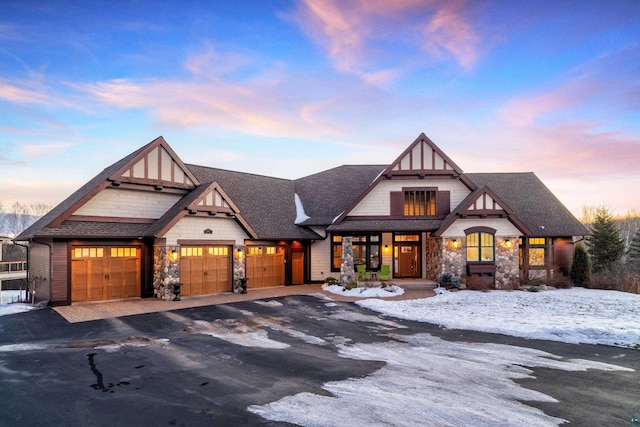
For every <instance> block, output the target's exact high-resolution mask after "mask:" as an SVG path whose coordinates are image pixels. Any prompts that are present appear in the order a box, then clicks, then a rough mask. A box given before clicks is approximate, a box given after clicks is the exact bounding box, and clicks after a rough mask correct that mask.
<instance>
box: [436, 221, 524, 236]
mask: <svg viewBox="0 0 640 427" xmlns="http://www.w3.org/2000/svg"><path fill="white" fill-rule="evenodd" d="M470 227H491V228H495V229H496V230H497V231H496V236H506V237H515V236H520V235H522V232H521V231H519V230H518V229H517V228H516V227H515V226H514V225H513V224H512V223H511V222H509V220H508V219H506V218H496V219H458V220H456V221H455V222H454V223H453V224H451V226H450V227H449V228H447V230H446V231H445V232H444V233H442V237H447V238H457V237H462V236H464V230H466V229H467V228H470Z"/></svg>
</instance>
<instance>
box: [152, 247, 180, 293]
mask: <svg viewBox="0 0 640 427" xmlns="http://www.w3.org/2000/svg"><path fill="white" fill-rule="evenodd" d="M172 249H173V248H172V247H168V246H154V247H153V294H154V295H155V296H156V298H160V299H163V300H166V301H171V300H172V299H173V298H174V296H175V295H174V294H173V285H175V284H177V283H180V259H179V257H175V260H174V259H172V257H171V250H172ZM176 249H177V250H179V248H177V247H176Z"/></svg>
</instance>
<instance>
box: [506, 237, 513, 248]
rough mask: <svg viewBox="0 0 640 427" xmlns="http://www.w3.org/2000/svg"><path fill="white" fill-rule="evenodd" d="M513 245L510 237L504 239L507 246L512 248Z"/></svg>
mask: <svg viewBox="0 0 640 427" xmlns="http://www.w3.org/2000/svg"><path fill="white" fill-rule="evenodd" d="M512 245H513V243H512V242H511V240H510V239H504V246H505V248H510V247H511V246H512Z"/></svg>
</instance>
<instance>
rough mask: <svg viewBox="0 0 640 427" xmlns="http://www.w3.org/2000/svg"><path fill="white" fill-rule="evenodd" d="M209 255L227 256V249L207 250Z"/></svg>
mask: <svg viewBox="0 0 640 427" xmlns="http://www.w3.org/2000/svg"><path fill="white" fill-rule="evenodd" d="M209 255H213V256H229V248H209Z"/></svg>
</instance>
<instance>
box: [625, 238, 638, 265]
mask: <svg viewBox="0 0 640 427" xmlns="http://www.w3.org/2000/svg"><path fill="white" fill-rule="evenodd" d="M627 257H628V258H627V262H628V263H629V266H630V267H631V269H632V270H633V271H640V230H638V231H636V233H635V234H634V235H633V239H632V240H631V244H630V245H629V251H628V252H627Z"/></svg>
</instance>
